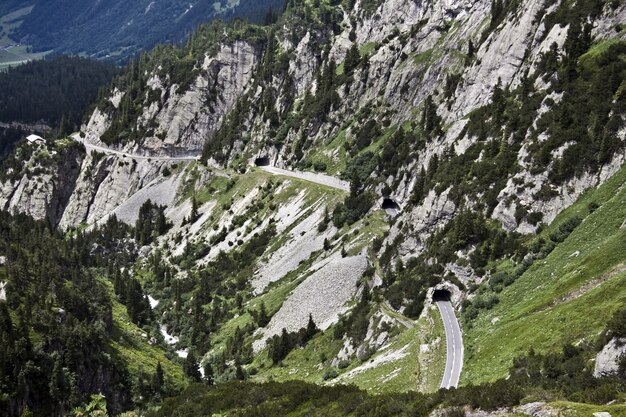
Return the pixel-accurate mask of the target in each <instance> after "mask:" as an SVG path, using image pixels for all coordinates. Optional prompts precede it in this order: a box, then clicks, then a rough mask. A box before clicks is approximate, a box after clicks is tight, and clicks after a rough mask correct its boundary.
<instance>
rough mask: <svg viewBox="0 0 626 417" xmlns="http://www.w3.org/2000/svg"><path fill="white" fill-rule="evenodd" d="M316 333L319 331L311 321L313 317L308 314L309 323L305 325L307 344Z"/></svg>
mask: <svg viewBox="0 0 626 417" xmlns="http://www.w3.org/2000/svg"><path fill="white" fill-rule="evenodd" d="M318 332H319V329H318V328H317V325H316V324H315V322H314V321H313V315H312V314H309V322H308V323H307V325H306V332H305V340H306V341H307V342H308V341H309V340H311V339H313V336H315V335H316V334H317V333H318Z"/></svg>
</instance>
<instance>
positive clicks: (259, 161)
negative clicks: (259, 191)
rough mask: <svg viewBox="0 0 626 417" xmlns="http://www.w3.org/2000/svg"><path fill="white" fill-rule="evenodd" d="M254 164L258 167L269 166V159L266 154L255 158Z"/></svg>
mask: <svg viewBox="0 0 626 417" xmlns="http://www.w3.org/2000/svg"><path fill="white" fill-rule="evenodd" d="M254 165H256V166H258V167H268V166H270V159H269V158H268V157H266V156H264V157H263V158H257V159H255V160H254Z"/></svg>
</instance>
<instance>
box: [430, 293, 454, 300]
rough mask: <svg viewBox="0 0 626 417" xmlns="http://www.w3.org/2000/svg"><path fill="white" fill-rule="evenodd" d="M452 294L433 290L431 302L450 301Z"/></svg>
mask: <svg viewBox="0 0 626 417" xmlns="http://www.w3.org/2000/svg"><path fill="white" fill-rule="evenodd" d="M451 298H452V294H451V293H450V291H448V290H435V291H433V301H435V302H437V301H450V299H451Z"/></svg>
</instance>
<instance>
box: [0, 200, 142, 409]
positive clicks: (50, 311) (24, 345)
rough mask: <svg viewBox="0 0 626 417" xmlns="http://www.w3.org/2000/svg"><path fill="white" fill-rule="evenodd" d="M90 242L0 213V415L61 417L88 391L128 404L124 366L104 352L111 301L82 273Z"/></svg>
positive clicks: (109, 328) (94, 279) (101, 286)
mask: <svg viewBox="0 0 626 417" xmlns="http://www.w3.org/2000/svg"><path fill="white" fill-rule="evenodd" d="M89 240H90V239H88V238H84V237H80V236H79V237H77V238H73V239H67V240H66V239H63V238H62V237H61V236H60V235H59V234H58V233H56V232H54V231H51V230H50V229H49V227H48V226H47V225H46V224H45V223H42V222H35V221H33V220H31V219H30V218H27V217H25V216H10V215H8V214H6V213H4V212H0V252H2V253H3V254H6V265H4V266H0V277H1V278H0V279H1V280H3V281H5V282H6V287H5V291H6V298H7V299H6V301H0V322H1V324H0V339H1V340H2V341H3V343H2V344H1V345H0V394H1V395H0V404H1V405H0V415H6V416H19V415H20V414H21V413H22V412H23V411H24V410H25V409H26V407H28V408H29V409H30V410H31V411H32V412H34V413H35V415H50V416H54V415H57V416H60V415H64V414H65V412H67V411H68V410H70V409H71V408H72V407H73V406H75V405H77V404H79V403H80V402H81V401H82V400H83V399H84V398H85V396H86V395H88V394H89V393H93V392H103V393H105V394H107V395H111V396H112V397H117V398H118V399H119V401H117V403H116V404H112V405H113V407H120V406H123V405H124V404H125V403H127V401H128V399H127V398H125V395H126V394H125V393H127V392H128V391H129V389H130V386H129V385H130V384H129V381H128V375H127V373H126V370H125V367H124V366H123V364H121V363H119V362H118V361H117V360H116V358H115V357H112V356H111V355H110V353H109V352H107V340H108V339H109V337H110V334H111V331H112V325H113V323H112V311H111V300H110V298H109V294H108V292H107V290H106V287H105V286H104V284H103V282H102V281H100V280H99V279H98V278H97V277H96V276H95V275H94V274H93V273H92V272H91V271H89V270H87V269H85V266H89V265H92V261H91V260H90V257H91V255H90V254H89V252H88V249H87V247H89V243H88V242H89ZM94 376H96V377H95V378H94Z"/></svg>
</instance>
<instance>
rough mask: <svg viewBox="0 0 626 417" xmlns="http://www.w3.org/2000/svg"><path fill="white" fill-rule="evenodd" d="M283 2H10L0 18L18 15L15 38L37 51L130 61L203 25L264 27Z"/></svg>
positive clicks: (276, 0)
mask: <svg viewBox="0 0 626 417" xmlns="http://www.w3.org/2000/svg"><path fill="white" fill-rule="evenodd" d="M283 5H284V2H283V0H264V1H250V0H243V1H240V0H228V1H216V0H210V1H209V0H202V1H180V0H168V1H148V0H146V1H135V2H132V3H128V2H124V1H108V2H95V3H86V2H80V1H75V0H55V1H40V0H33V1H26V2H24V1H18V2H12V1H9V2H8V3H7V4H6V5H4V6H3V7H2V8H0V13H3V14H4V15H10V14H11V13H14V12H15V11H16V10H22V12H20V13H17V14H15V13H14V14H15V15H16V16H18V19H19V23H20V24H19V25H18V26H17V27H15V25H14V24H12V23H14V22H9V23H10V25H9V28H11V27H15V28H14V29H13V30H12V32H11V33H9V35H10V36H11V37H12V38H13V39H14V40H15V41H16V42H19V43H22V44H27V45H30V46H31V47H32V49H33V50H34V51H54V52H55V53H69V54H87V55H90V56H92V57H94V58H109V59H116V60H124V59H125V58H128V57H130V56H133V55H135V54H137V53H138V52H140V51H142V50H145V49H150V48H152V47H153V46H154V45H155V44H156V43H160V42H176V43H177V42H181V41H182V40H184V39H185V38H186V36H187V35H188V34H189V33H190V32H192V31H193V30H194V29H195V28H196V26H198V25H199V24H200V23H204V22H208V21H211V20H213V19H226V20H228V19H232V18H242V19H245V20H250V21H253V22H256V23H263V21H264V19H265V18H266V17H267V15H268V13H269V12H270V10H274V12H280V11H281V10H282V7H283Z"/></svg>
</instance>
